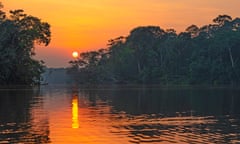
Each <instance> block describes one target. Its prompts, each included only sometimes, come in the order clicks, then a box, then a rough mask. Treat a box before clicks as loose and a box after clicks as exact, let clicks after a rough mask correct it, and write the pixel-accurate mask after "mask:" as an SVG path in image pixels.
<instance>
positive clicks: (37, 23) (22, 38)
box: [0, 2, 51, 85]
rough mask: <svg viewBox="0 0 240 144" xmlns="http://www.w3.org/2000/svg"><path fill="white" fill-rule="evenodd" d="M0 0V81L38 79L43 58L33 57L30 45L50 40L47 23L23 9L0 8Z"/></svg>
mask: <svg viewBox="0 0 240 144" xmlns="http://www.w3.org/2000/svg"><path fill="white" fill-rule="evenodd" d="M2 8H3V5H2V3H1V2H0V85H13V84H14V85H33V84H39V83H40V81H41V80H40V75H41V73H42V72H43V68H44V62H43V61H38V60H35V59H33V56H34V55H35V53H34V46H35V45H36V44H44V45H45V46H47V45H48V44H49V42H50V39H51V38H50V37H51V32H50V25H49V24H48V23H46V22H42V21H41V20H40V19H39V18H37V17H34V16H31V15H27V14H25V13H24V11H23V10H21V9H18V10H11V11H10V12H9V15H7V14H6V12H4V11H3V10H2Z"/></svg>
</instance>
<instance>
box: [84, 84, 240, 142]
mask: <svg viewBox="0 0 240 144" xmlns="http://www.w3.org/2000/svg"><path fill="white" fill-rule="evenodd" d="M239 92H240V91H239V90H231V89H187V88H185V89H108V90H94V91H92V90H89V91H88V90H85V91H81V92H80V93H82V95H83V96H84V97H85V98H86V99H88V100H89V101H91V102H92V103H93V105H92V106H96V107H97V106H98V103H97V101H104V102H105V103H104V104H105V105H108V106H110V107H111V112H112V113H113V114H117V115H116V116H115V115H114V116H115V117H114V116H111V117H110V118H111V121H112V122H113V127H114V128H115V131H113V133H116V134H120V135H125V136H128V137H129V138H130V142H133V143H134V142H135V143H140V142H157V143H158V142H163V143H164V142H186V143H208V142H214V143H231V142H233V141H234V140H238V137H239V136H240V134H239V133H240V130H239V129H238V126H240V121H239V114H240V97H239ZM209 116H210V117H209Z"/></svg>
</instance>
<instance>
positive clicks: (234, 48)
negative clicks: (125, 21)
mask: <svg viewBox="0 0 240 144" xmlns="http://www.w3.org/2000/svg"><path fill="white" fill-rule="evenodd" d="M108 46H109V47H107V48H105V49H101V50H97V51H90V52H84V53H82V54H81V55H80V57H79V58H78V59H77V60H73V61H71V62H70V64H71V66H70V67H69V70H68V71H69V74H71V75H72V76H74V79H76V80H77V81H78V82H79V83H145V84H146V83H150V84H163V85H167V84H212V85H225V84H227V85H229V84H239V82H240V76H239V74H240V59H239V58H240V19H239V18H235V19H232V17H231V16H228V15H219V16H218V17H216V18H214V19H213V23H212V24H208V25H204V26H201V27H199V26H196V25H194V24H192V25H190V26H189V27H187V28H186V31H184V32H180V33H176V31H175V30H174V29H167V30H164V29H162V28H161V27H159V26H142V27H137V28H134V29H133V30H132V31H131V32H130V34H129V35H128V36H127V37H123V36H120V37H118V38H116V39H111V40H109V44H108Z"/></svg>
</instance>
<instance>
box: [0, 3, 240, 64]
mask: <svg viewBox="0 0 240 144" xmlns="http://www.w3.org/2000/svg"><path fill="white" fill-rule="evenodd" d="M0 1H2V3H3V5H4V9H5V10H10V9H19V8H21V9H24V10H25V12H26V13H27V14H30V15H33V16H36V17H39V18H41V19H42V20H43V21H46V22H48V23H49V24H50V25H51V31H52V41H51V44H50V45H49V46H48V47H44V48H37V49H36V53H37V56H36V58H38V59H42V60H44V61H45V62H46V65H47V66H49V67H67V66H69V65H68V61H69V60H71V59H72V55H71V53H72V51H75V50H76V51H79V52H83V51H87V50H94V49H98V48H104V47H106V44H107V40H109V39H111V38H115V37H118V36H120V35H123V36H126V35H128V33H129V31H130V30H131V29H133V28H135V27H137V26H145V25H158V26H160V27H162V28H164V29H167V28H174V29H176V30H177V31H178V32H179V31H183V30H184V29H185V28H186V27H187V26H189V25H191V24H196V25H198V26H202V25H204V24H208V23H210V22H211V21H212V19H213V18H215V17H216V16H217V15H219V14H228V15H230V16H232V17H233V18H235V17H240V11H239V5H240V1H239V0H230V1H229V0H201V1H200V0H198V1H197V0H121V1H120V0H118V1H117V0H21V1H19V0H0Z"/></svg>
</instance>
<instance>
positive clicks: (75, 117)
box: [72, 95, 79, 129]
mask: <svg viewBox="0 0 240 144" xmlns="http://www.w3.org/2000/svg"><path fill="white" fill-rule="evenodd" d="M72 128H73V129H77V128H79V121H78V96H77V95H74V96H73V98H72Z"/></svg>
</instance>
